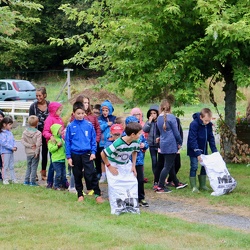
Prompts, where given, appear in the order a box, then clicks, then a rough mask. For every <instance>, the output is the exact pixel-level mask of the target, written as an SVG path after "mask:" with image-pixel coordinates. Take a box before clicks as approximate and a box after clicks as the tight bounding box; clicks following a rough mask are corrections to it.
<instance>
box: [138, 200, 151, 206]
mask: <svg viewBox="0 0 250 250" xmlns="http://www.w3.org/2000/svg"><path fill="white" fill-rule="evenodd" d="M139 205H140V206H141V207H149V205H148V203H147V202H146V201H145V200H140V201H139Z"/></svg>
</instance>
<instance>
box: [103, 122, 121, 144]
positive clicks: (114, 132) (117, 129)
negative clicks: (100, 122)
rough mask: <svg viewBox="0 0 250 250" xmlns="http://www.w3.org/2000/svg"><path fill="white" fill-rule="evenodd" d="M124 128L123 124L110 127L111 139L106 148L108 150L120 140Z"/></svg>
mask: <svg viewBox="0 0 250 250" xmlns="http://www.w3.org/2000/svg"><path fill="white" fill-rule="evenodd" d="M123 130H124V128H123V126H122V125H121V124H113V125H112V126H111V127H110V135H111V136H110V138H109V139H108V141H107V142H106V144H105V146H104V148H107V147H108V146H110V145H111V144H112V143H113V142H114V141H115V140H116V139H118V138H119V137H120V136H121V135H122V132H123Z"/></svg>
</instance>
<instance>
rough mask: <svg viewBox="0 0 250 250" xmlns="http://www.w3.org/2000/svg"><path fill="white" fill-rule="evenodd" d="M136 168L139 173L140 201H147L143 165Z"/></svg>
mask: <svg viewBox="0 0 250 250" xmlns="http://www.w3.org/2000/svg"><path fill="white" fill-rule="evenodd" d="M135 168H136V172H137V182H138V199H139V201H141V200H143V199H145V191H144V171H143V165H136V166H135Z"/></svg>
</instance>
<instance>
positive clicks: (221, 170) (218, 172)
mask: <svg viewBox="0 0 250 250" xmlns="http://www.w3.org/2000/svg"><path fill="white" fill-rule="evenodd" d="M201 158H202V161H203V162H202V165H203V166H204V167H205V169H206V173H207V176H208V178H209V181H210V186H211V187H212V189H213V191H214V192H212V193H211V195H213V196H220V195H223V194H228V193H230V192H232V191H233V190H234V189H235V187H236V185H237V182H236V181H235V179H234V178H233V177H231V175H230V173H229V172H228V169H227V167H226V163H225V162H224V160H223V159H222V157H221V155H220V153H219V152H215V153H213V154H211V155H201Z"/></svg>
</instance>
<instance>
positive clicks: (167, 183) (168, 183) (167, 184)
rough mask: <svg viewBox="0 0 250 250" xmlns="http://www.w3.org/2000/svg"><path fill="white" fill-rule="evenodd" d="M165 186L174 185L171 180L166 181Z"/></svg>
mask: <svg viewBox="0 0 250 250" xmlns="http://www.w3.org/2000/svg"><path fill="white" fill-rule="evenodd" d="M166 186H167V187H175V185H174V183H173V182H172V181H170V182H166Z"/></svg>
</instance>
